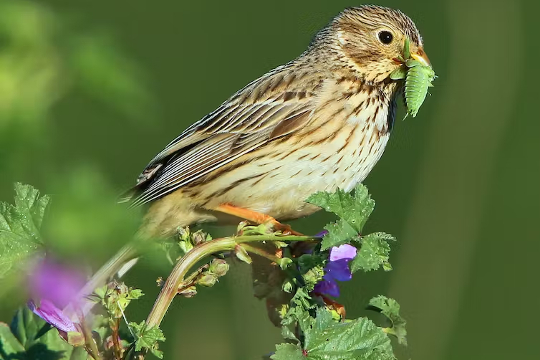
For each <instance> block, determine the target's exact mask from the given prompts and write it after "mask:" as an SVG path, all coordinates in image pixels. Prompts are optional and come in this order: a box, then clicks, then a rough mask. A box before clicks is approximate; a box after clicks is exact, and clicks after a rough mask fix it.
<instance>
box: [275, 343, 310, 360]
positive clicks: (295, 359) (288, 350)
mask: <svg viewBox="0 0 540 360" xmlns="http://www.w3.org/2000/svg"><path fill="white" fill-rule="evenodd" d="M270 359H272V360H304V359H305V357H304V355H303V354H302V349H301V348H300V346H298V345H294V344H278V345H277V346H276V352H275V353H274V355H272V356H270Z"/></svg>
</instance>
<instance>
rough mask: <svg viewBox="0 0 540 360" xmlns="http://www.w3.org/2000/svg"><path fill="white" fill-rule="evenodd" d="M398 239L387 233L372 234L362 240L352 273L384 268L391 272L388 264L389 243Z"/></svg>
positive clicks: (353, 263)
mask: <svg viewBox="0 0 540 360" xmlns="http://www.w3.org/2000/svg"><path fill="white" fill-rule="evenodd" d="M395 240H396V239H395V238H394V237H393V236H392V235H390V234H386V233H382V232H378V233H372V234H369V235H366V236H363V237H362V238H361V240H360V241H361V245H360V249H359V250H358V253H357V254H356V257H355V258H354V259H353V260H352V261H351V272H353V273H354V272H356V271H358V270H364V271H371V270H377V269H378V268H379V267H381V266H382V267H383V268H384V270H386V271H388V270H391V269H392V267H391V266H390V263H389V262H388V258H389V254H390V245H389V244H388V242H389V241H395Z"/></svg>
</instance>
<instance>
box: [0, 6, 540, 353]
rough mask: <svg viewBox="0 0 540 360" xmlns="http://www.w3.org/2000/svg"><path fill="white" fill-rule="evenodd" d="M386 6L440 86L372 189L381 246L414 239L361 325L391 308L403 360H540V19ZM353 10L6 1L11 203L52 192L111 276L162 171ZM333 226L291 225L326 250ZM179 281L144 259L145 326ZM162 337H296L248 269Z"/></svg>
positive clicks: (187, 342)
mask: <svg viewBox="0 0 540 360" xmlns="http://www.w3.org/2000/svg"><path fill="white" fill-rule="evenodd" d="M379 4H380V5H385V6H390V7H396V8H399V9H401V10H402V11H404V12H405V13H406V14H408V15H409V16H410V17H411V18H412V19H413V20H414V21H415V22H416V24H417V26H418V28H419V29H420V31H421V32H422V34H423V37H424V41H425V47H426V51H427V53H428V54H429V57H430V59H431V61H432V63H433V66H434V69H435V71H436V72H437V74H438V75H439V78H438V79H437V80H436V82H435V85H436V87H435V88H434V89H433V90H432V95H433V96H431V97H429V98H428V99H427V101H426V103H425V104H424V106H423V107H422V109H421V111H420V113H419V116H418V117H417V118H415V119H412V118H408V119H407V120H406V121H405V122H401V121H398V123H397V126H396V127H395V131H394V134H393V139H392V141H391V142H390V145H389V147H388V148H387V150H386V153H385V155H384V156H383V158H382V160H381V161H380V162H379V164H378V165H377V166H376V167H375V169H374V171H373V172H372V173H371V174H370V176H369V177H368V179H367V180H366V181H365V184H366V185H367V186H368V187H369V189H370V191H371V192H372V196H373V197H374V199H375V200H376V201H377V208H376V211H375V213H374V215H373V216H372V219H371V221H370V222H369V223H368V231H386V232H389V233H392V234H394V235H395V236H396V237H397V238H398V240H399V243H398V245H397V246H396V247H395V248H394V251H393V252H392V256H391V260H392V264H393V265H394V271H392V272H390V273H383V272H377V273H370V274H366V275H360V276H357V277H356V278H355V279H354V280H353V281H352V282H350V283H347V284H344V286H343V288H344V291H343V292H344V295H343V297H342V299H341V300H342V302H343V303H345V304H346V306H347V309H348V312H349V314H350V315H351V316H358V315H359V314H362V313H363V310H362V309H363V307H364V306H365V304H366V303H367V300H368V299H369V298H371V297H372V296H373V295H376V294H379V293H383V294H388V295H390V296H392V297H394V298H396V299H397V300H398V301H399V302H400V303H401V306H402V312H403V315H404V316H405V317H406V319H407V320H408V330H409V347H408V348H407V349H405V350H403V349H400V350H398V354H399V356H400V358H401V359H408V358H413V359H416V360H424V359H425V360H427V359H537V358H539V357H540V349H539V348H538V346H537V344H536V343H535V339H536V338H537V336H538V335H539V330H538V326H537V324H538V323H540V313H539V312H538V311H537V308H538V305H539V304H540V298H539V295H540V292H539V291H538V290H539V286H538V283H539V281H538V278H537V273H538V267H537V266H536V261H537V256H538V255H539V254H540V242H539V240H540V228H539V226H538V225H539V223H540V160H539V159H538V157H539V155H540V141H539V140H538V136H539V135H540V121H539V116H538V112H537V103H538V84H539V83H540V78H539V72H538V71H537V68H536V61H537V59H538V58H539V55H540V51H539V47H538V36H537V35H538V28H537V23H538V19H537V17H538V15H537V14H538V13H540V3H539V2H538V1H532V0H531V1H528V2H527V1H525V0H522V1H519V0H518V1H516V0H489V1H488V0H472V1H471V0H467V1H465V0H447V1H440V2H437V1H428V0H417V1H414V0H410V1H407V2H404V1H381V2H379ZM354 5H360V4H359V3H354V2H350V1H341V0H333V1H324V2H323V1H303V0H302V1H301V0H297V1H284V0H275V1H272V2H270V3H268V2H258V3H257V2H253V1H246V0H230V1H227V2H221V1H177V2H174V1H167V2H148V1H135V0H133V1H130V2H126V1H116V2H113V1H98V0H94V1H78V2H75V1H68V0H40V1H39V2H38V1H35V2H27V1H23V0H1V1H0V144H1V145H0V199H1V200H3V201H10V202H11V201H12V200H11V199H12V196H13V194H12V190H11V189H12V183H13V182H15V181H21V182H24V183H29V184H32V185H34V186H36V187H37V188H38V189H40V190H41V191H42V192H43V193H47V194H51V195H52V196H53V202H52V207H51V211H50V212H49V214H48V217H47V218H46V220H45V227H46V229H45V232H46V234H47V235H46V236H47V238H48V239H49V240H50V242H51V247H52V248H53V249H55V251H56V252H57V253H59V254H62V255H64V256H66V257H69V258H71V259H72V260H74V261H77V262H81V263H87V264H88V265H92V266H94V267H97V266H99V264H101V263H102V262H104V261H105V259H107V258H108V257H109V256H111V255H112V254H113V252H114V251H115V250H116V249H117V248H118V247H120V246H121V244H122V242H124V241H126V240H127V239H128V238H129V235H130V234H131V233H132V232H133V231H134V229H135V228H136V226H137V219H138V216H139V214H138V212H133V211H131V212H129V211H127V210H126V209H125V208H124V207H122V206H119V205H115V197H116V196H117V195H118V194H119V193H120V192H121V191H122V190H124V189H125V188H127V187H129V186H130V185H131V184H132V183H133V182H134V180H135V178H136V176H137V175H138V174H139V172H140V171H141V170H142V169H143V167H144V166H145V165H146V163H147V161H148V160H150V159H151V158H152V157H153V156H154V155H155V154H156V153H157V152H158V151H160V150H161V149H162V147H163V146H164V145H166V144H167V143H168V142H169V141H170V140H171V139H172V138H174V137H175V136H176V135H178V134H179V133H180V132H181V131H182V130H183V129H184V128H186V127H187V126H188V125H189V124H191V123H192V122H194V121H196V120H197V119H199V118H201V117H202V116H204V115H205V114H206V113H208V112H210V111H212V110H213V109H214V108H215V107H216V106H217V105H219V104H220V103H221V102H222V101H223V100H225V99H226V98H227V97H228V96H230V95H231V94H232V93H233V92H235V91H236V90H237V89H239V88H240V87H242V86H243V85H245V84H246V83H248V82H249V81H251V80H253V79H255V78H256V77H258V76H260V75H261V74H263V73H264V72H266V71H268V70H270V69H272V68H273V67H275V66H277V65H280V64H282V63H285V62H287V61H289V60H291V59H293V58H294V57H296V56H297V55H298V54H300V53H301V52H302V51H303V50H304V49H305V47H306V46H307V44H308V43H309V41H310V38H311V37H312V36H313V34H314V33H315V32H316V31H317V30H318V29H320V28H322V27H323V26H324V25H325V24H326V23H327V22H328V21H329V20H330V19H331V18H332V17H333V16H334V15H336V14H337V13H338V12H339V11H341V10H342V9H343V8H345V7H347V6H354ZM402 115H403V109H401V110H400V114H399V115H398V118H401V117H402ZM328 220H329V218H328V217H327V216H326V215H324V214H316V215H314V216H312V217H310V218H308V219H303V220H299V221H296V222H293V226H294V227H295V229H297V230H299V231H302V232H306V233H314V232H316V231H318V230H319V229H320V224H321V223H323V222H325V221H328ZM212 231H214V233H220V232H224V231H229V232H230V229H228V230H227V229H225V230H224V229H212ZM166 271H167V267H166V266H165V265H163V266H161V267H159V266H155V265H153V264H152V262H151V261H149V260H146V261H145V262H143V263H142V264H141V265H139V266H138V267H137V268H136V270H135V271H133V273H131V274H130V275H129V276H128V277H127V282H128V283H133V284H137V285H140V287H142V288H143V290H144V291H145V293H146V294H147V295H146V296H145V297H144V298H143V299H142V300H141V301H139V302H138V303H137V304H136V305H132V308H131V313H130V317H131V318H130V319H129V320H130V321H140V320H142V319H144V318H145V317H146V314H147V313H148V311H149V309H150V307H151V306H152V303H153V299H155V297H156V295H157V291H158V289H157V287H156V286H155V279H156V278H157V277H158V276H166V274H167V273H166ZM17 281H20V279H11V280H10V281H7V282H6V283H5V284H3V285H2V290H0V296H1V297H0V319H2V320H3V321H9V319H10V318H11V316H12V314H13V311H14V309H15V308H16V307H17V306H18V305H19V304H20V303H22V302H23V301H24V294H22V293H21V294H18V295H17V296H15V295H14V294H15V292H14V286H19V285H18V283H17ZM19 287H20V286H19ZM135 307H136V309H134V308H135ZM163 329H164V332H165V335H166V337H167V339H168V341H167V342H166V343H165V348H164V350H165V358H166V359H180V358H182V359H193V360H195V359H223V360H228V359H235V360H236V359H239V360H242V359H258V358H260V356H261V355H262V354H265V353H269V352H271V351H272V350H273V348H274V344H275V343H277V342H278V341H279V340H280V334H279V330H278V329H276V328H274V327H273V326H272V325H270V323H269V321H267V319H266V314H265V306H264V303H263V302H260V301H258V300H256V299H255V298H254V297H253V296H252V293H251V288H250V276H249V267H247V266H242V265H239V264H236V265H235V266H234V267H233V271H232V274H231V275H228V276H226V277H225V278H224V279H223V280H222V281H221V282H220V283H219V284H218V285H217V286H216V287H214V288H212V289H208V290H202V291H200V293H199V295H197V297H195V298H194V299H177V301H176V302H175V303H174V304H173V307H172V308H171V310H170V311H169V313H168V315H167V316H166V318H165V321H164V324H163Z"/></svg>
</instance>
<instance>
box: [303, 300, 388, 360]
mask: <svg viewBox="0 0 540 360" xmlns="http://www.w3.org/2000/svg"><path fill="white" fill-rule="evenodd" d="M300 326H301V328H302V330H303V332H304V335H305V345H304V354H305V355H304V358H306V359H328V360H345V359H354V360H375V359H377V360H394V359H395V356H394V354H393V352H392V346H391V343H390V339H389V338H388V336H387V335H386V334H385V332H384V331H383V330H382V329H381V328H379V327H377V326H376V325H375V324H374V323H373V322H372V321H371V320H369V319H367V318H359V319H356V320H352V321H349V322H336V321H334V320H333V319H332V315H331V314H330V312H329V311H327V310H325V309H319V311H317V318H316V319H315V322H314V324H313V323H312V324H310V325H309V326H307V327H306V326H305V324H304V325H302V324H300Z"/></svg>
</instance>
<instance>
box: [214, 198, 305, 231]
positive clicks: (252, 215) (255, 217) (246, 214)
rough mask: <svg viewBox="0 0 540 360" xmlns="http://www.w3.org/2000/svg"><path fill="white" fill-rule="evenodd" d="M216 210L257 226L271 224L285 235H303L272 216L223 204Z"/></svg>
mask: <svg viewBox="0 0 540 360" xmlns="http://www.w3.org/2000/svg"><path fill="white" fill-rule="evenodd" d="M215 210H217V211H221V212H222V213H225V214H229V215H233V216H236V217H239V218H242V219H246V220H248V221H251V222H254V223H256V224H264V223H270V224H272V226H273V227H274V229H276V230H278V231H281V232H282V233H283V234H285V235H298V236H302V235H303V234H301V233H299V232H296V231H294V230H292V229H291V227H290V226H289V225H285V224H282V223H280V222H279V221H277V220H276V219H274V218H273V217H271V216H270V215H266V214H262V213H259V212H256V211H253V210H249V209H244V208H241V207H236V206H234V205H230V204H222V205H220V206H218V207H217V208H216V209H215Z"/></svg>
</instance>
